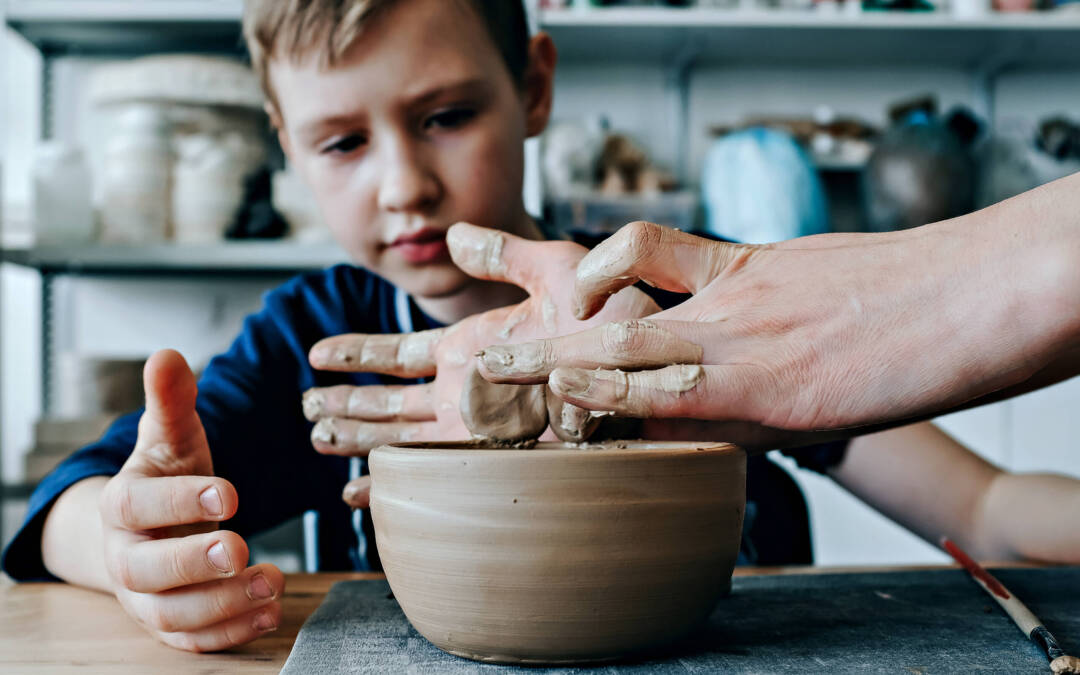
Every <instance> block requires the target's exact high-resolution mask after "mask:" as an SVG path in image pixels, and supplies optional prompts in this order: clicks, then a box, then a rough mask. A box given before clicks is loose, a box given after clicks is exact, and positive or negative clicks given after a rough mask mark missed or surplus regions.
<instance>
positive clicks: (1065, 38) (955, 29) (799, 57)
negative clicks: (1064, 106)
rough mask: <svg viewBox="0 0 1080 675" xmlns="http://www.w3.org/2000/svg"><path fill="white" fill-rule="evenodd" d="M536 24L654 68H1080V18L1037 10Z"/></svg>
mask: <svg viewBox="0 0 1080 675" xmlns="http://www.w3.org/2000/svg"><path fill="white" fill-rule="evenodd" d="M539 25H540V27H542V28H543V29H544V30H546V31H547V32H549V33H550V34H551V35H552V37H553V38H554V39H555V44H556V45H557V46H558V48H559V53H560V55H561V56H562V57H564V58H566V59H588V60H591V61H601V62H602V61H618V62H620V63H626V62H631V63H633V62H643V61H646V62H654V63H655V62H656V61H657V60H658V59H660V60H663V59H674V58H677V57H678V56H679V55H681V54H684V53H685V51H686V49H687V47H688V46H691V47H692V48H693V49H695V50H696V51H697V55H696V58H697V59H698V60H700V61H701V62H706V63H708V62H716V63H724V64H743V63H754V64H759V65H760V64H777V63H805V64H815V65H820V64H834V63H838V64H844V63H850V62H851V61H852V60H853V59H854V58H857V59H858V61H859V62H860V63H872V64H888V63H907V64H927V63H933V64H937V65H950V66H961V67H978V66H980V65H981V64H983V63H985V62H986V60H987V59H993V60H996V58H997V57H1000V56H1002V55H1008V56H1009V58H1010V63H1011V64H1013V65H1024V66H1041V65H1063V64H1064V65H1076V64H1080V49H1077V44H1078V41H1080V16H1078V15H1077V14H1075V13H1062V12H1037V13H1029V14H1011V15H991V16H987V17H983V18H978V19H957V18H954V17H952V16H951V15H947V14H944V13H939V12H928V13H904V12H859V13H855V14H840V13H833V12H827V11H816V12H812V11H808V12H796V11H781V10H775V11H766V10H758V11H743V10H723V9H694V8H687V9H672V8H629V9H595V10H548V11H545V12H542V13H541V14H540V16H539Z"/></svg>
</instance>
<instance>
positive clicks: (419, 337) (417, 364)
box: [308, 328, 446, 377]
mask: <svg viewBox="0 0 1080 675" xmlns="http://www.w3.org/2000/svg"><path fill="white" fill-rule="evenodd" d="M445 330H446V329H444V328H437V329H435V330H424V331H417V332H415V333H402V334H396V335H363V334H359V333H354V334H350V335H336V336H334V337H329V338H326V339H324V340H320V341H319V342H317V343H315V346H314V347H312V348H311V351H310V352H309V353H308V361H309V362H310V363H311V366H312V367H313V368H317V369H319V370H333V371H340V372H347V373H382V374H384V375H396V376H398V377H428V376H431V375H434V374H435V347H436V346H437V345H438V344H439V340H440V339H441V338H442V336H443V333H444V332H445Z"/></svg>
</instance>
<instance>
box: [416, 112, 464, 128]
mask: <svg viewBox="0 0 1080 675" xmlns="http://www.w3.org/2000/svg"><path fill="white" fill-rule="evenodd" d="M475 116H476V111H474V110H472V109H471V108H451V109H449V110H442V111H440V112H437V113H435V114H434V115H432V116H430V117H428V118H427V119H426V120H424V129H425V130H427V129H457V128H458V127H460V126H463V125H464V124H465V123H466V122H468V121H469V120H471V119H472V118H473V117H475Z"/></svg>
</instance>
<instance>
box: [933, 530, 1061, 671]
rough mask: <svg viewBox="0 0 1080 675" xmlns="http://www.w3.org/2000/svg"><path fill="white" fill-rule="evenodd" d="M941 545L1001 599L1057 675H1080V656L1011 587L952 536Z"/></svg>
mask: <svg viewBox="0 0 1080 675" xmlns="http://www.w3.org/2000/svg"><path fill="white" fill-rule="evenodd" d="M941 547H942V548H943V549H945V551H946V552H947V553H948V554H949V555H951V556H952V557H953V558H954V559H955V560H956V562H958V563H960V565H961V566H963V568H964V569H966V570H967V571H968V574H970V575H971V578H972V579H974V580H975V581H977V582H978V583H979V585H980V586H982V587H983V590H985V591H986V592H987V593H989V594H990V597H992V598H993V599H994V600H997V603H998V604H999V605H1001V608H1002V609H1004V610H1005V613H1006V614H1008V615H1009V618H1011V619H1012V620H1013V622H1015V623H1016V625H1017V626H1018V627H1019V628H1020V630H1021V631H1023V632H1024V635H1026V636H1028V639H1030V640H1031V641H1032V642H1034V643H1035V644H1037V645H1039V647H1040V648H1041V649H1042V650H1043V652H1044V653H1045V654H1046V658H1047V659H1049V660H1050V670H1051V671H1053V673H1054V675H1080V659H1078V658H1076V657H1075V656H1067V655H1066V654H1065V652H1063V651H1062V650H1061V647H1059V646H1058V643H1057V640H1055V639H1054V636H1053V635H1051V634H1050V631H1048V630H1047V629H1046V626H1044V625H1043V623H1042V621H1039V619H1038V618H1037V617H1036V616H1035V615H1034V614H1032V613H1031V610H1030V609H1028V608H1027V607H1026V606H1025V605H1024V603H1022V602H1020V600H1019V599H1018V598H1017V597H1016V596H1015V595H1013V594H1012V593H1010V592H1009V589H1007V588H1005V586H1003V585H1002V583H1001V582H1000V581H998V580H997V579H996V578H994V575H992V574H990V573H989V572H987V571H986V570H985V569H984V568H983V566H982V565H980V564H979V563H977V562H975V561H974V560H972V559H971V556H969V555H968V554H967V553H964V552H963V551H962V550H961V549H960V547H959V546H957V545H956V544H954V543H952V542H951V541H949V539H948V538H946V537H942V538H941Z"/></svg>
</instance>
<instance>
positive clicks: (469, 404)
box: [461, 366, 548, 442]
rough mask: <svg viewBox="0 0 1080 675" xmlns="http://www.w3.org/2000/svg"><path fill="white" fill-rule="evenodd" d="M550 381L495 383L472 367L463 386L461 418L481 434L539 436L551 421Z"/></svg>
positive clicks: (499, 438) (520, 437)
mask: <svg viewBox="0 0 1080 675" xmlns="http://www.w3.org/2000/svg"><path fill="white" fill-rule="evenodd" d="M546 392H547V385H543V384H492V383H491V382H488V381H487V380H485V379H484V378H483V377H481V376H480V372H479V371H478V370H477V369H476V366H473V367H471V368H469V372H468V374H467V375H466V376H465V385H464V387H462V390H461V419H462V420H463V421H464V422H465V426H466V427H468V429H469V432H470V433H472V435H473V436H475V437H478V438H487V439H493V440H497V441H511V442H512V441H520V440H524V439H535V438H537V437H538V436H540V434H542V433H544V429H546V428H547V425H548V407H547V396H546V395H545V394H546Z"/></svg>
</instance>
